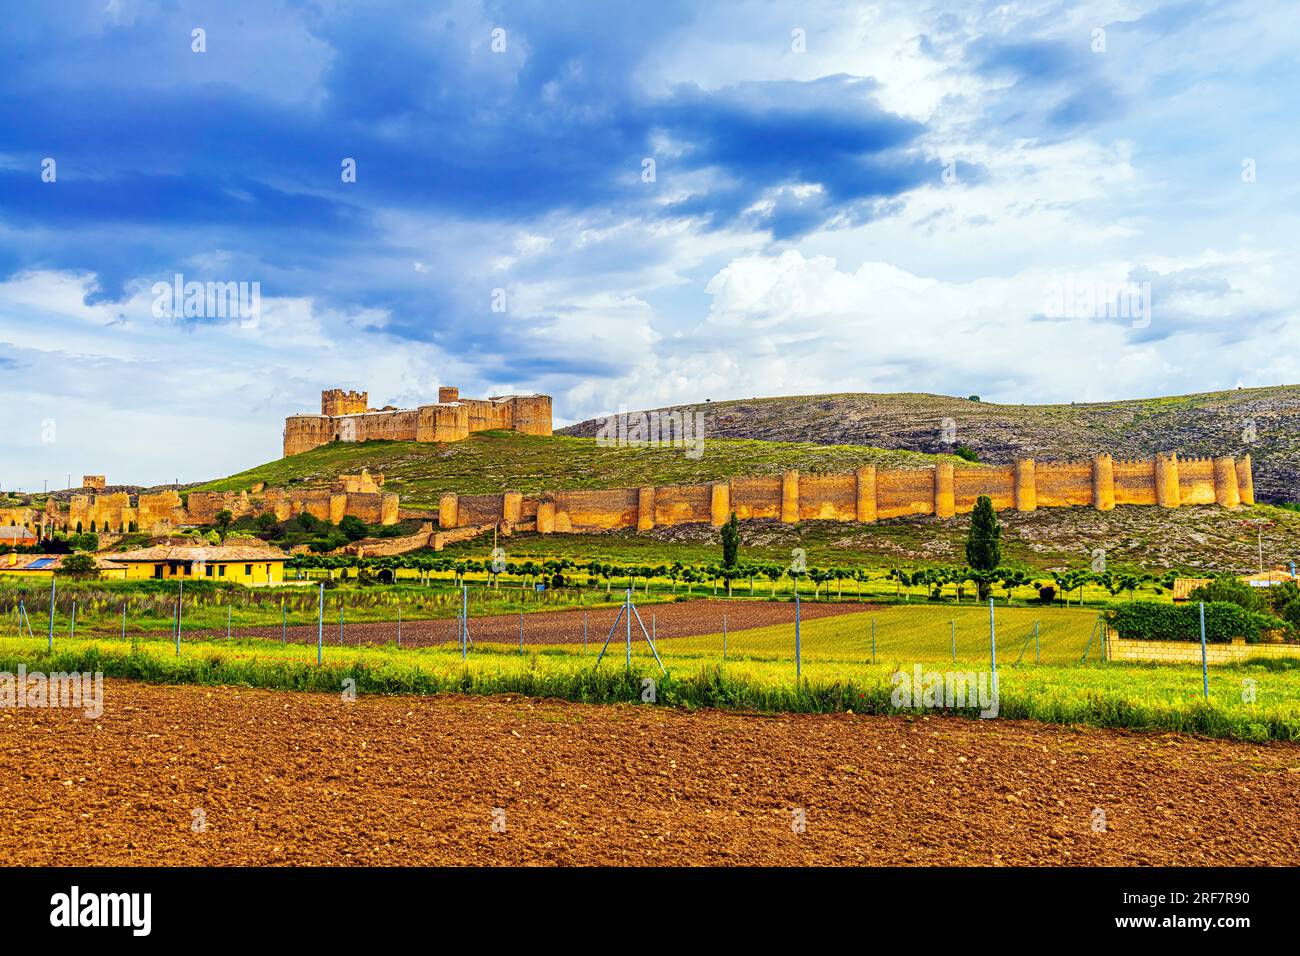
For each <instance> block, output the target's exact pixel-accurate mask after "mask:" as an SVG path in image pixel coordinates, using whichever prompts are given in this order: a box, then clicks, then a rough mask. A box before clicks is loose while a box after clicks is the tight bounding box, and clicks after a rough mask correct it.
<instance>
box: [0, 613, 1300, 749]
mask: <svg viewBox="0 0 1300 956" xmlns="http://www.w3.org/2000/svg"><path fill="white" fill-rule="evenodd" d="M810 626H812V625H811V624H810ZM662 643H663V644H664V645H665V646H664V648H663V650H664V651H665V653H666V656H665V663H666V665H667V667H668V671H669V672H668V675H667V676H666V677H665V676H663V675H661V674H660V672H659V670H658V669H657V667H655V665H654V663H653V661H651V660H650V659H649V658H648V657H646V656H645V655H644V654H638V655H637V656H636V657H635V658H634V659H633V663H632V667H631V669H630V670H628V669H626V668H625V667H624V665H623V661H622V658H621V657H620V656H617V655H616V656H614V657H610V658H606V660H605V661H604V662H603V663H602V664H601V665H600V666H599V667H597V666H596V665H595V660H594V649H593V650H591V651H589V652H588V653H586V654H583V653H582V651H581V649H580V648H578V647H573V646H569V647H551V648H545V649H541V650H536V649H534V650H532V651H530V652H529V653H526V654H522V655H521V654H518V653H517V652H515V651H512V650H509V649H507V648H504V647H491V646H485V647H480V648H477V649H476V650H474V651H473V652H471V653H470V654H469V656H468V658H467V659H466V660H464V661H462V660H461V657H460V654H459V652H458V651H456V650H454V649H441V648H421V649H405V650H397V649H396V648H393V647H364V648H356V647H326V648H325V651H324V661H323V664H321V665H317V664H316V649H315V648H314V647H307V646H300V645H281V644H279V643H278V642H269V641H253V640H248V641H232V642H228V643H227V642H221V641H210V642H202V643H198V642H190V643H186V644H184V645H183V646H182V651H181V655H180V656H179V657H177V656H176V655H175V653H174V651H173V649H172V648H171V647H170V646H168V645H167V644H166V643H162V642H144V643H142V644H140V645H139V646H138V647H135V648H132V646H131V644H130V642H121V641H116V640H111V639H100V640H79V641H77V642H75V643H74V642H66V641H65V642H63V643H62V644H60V645H57V646H56V648H55V651H54V652H53V653H52V654H51V653H48V652H47V651H46V650H45V646H44V642H43V641H35V642H34V641H31V640H15V639H3V640H0V670H3V671H9V672H13V671H15V670H16V669H17V667H18V666H19V664H23V665H25V666H26V667H27V668H28V670H29V671H31V670H42V671H45V672H54V671H83V672H85V671H97V670H98V671H102V672H103V673H104V675H105V676H106V677H119V678H127V679H132V680H141V681H148V682H152V683H160V684H179V683H190V684H203V685H235V686H247V687H262V688H269V689H277V690H297V691H318V692H329V693H339V692H340V691H341V690H342V689H343V688H344V687H345V686H346V685H345V681H348V680H351V681H353V682H355V689H356V691H357V692H358V693H361V694H367V693H375V694H437V693H447V692H455V693H470V694H503V693H511V694H523V695H527V696H536V697H553V698H560V699H564V700H570V701H576V702H584V703H627V704H635V705H638V706H646V705H645V704H642V703H641V701H642V693H643V687H644V685H643V679H645V678H649V679H651V680H654V681H655V685H656V693H657V699H656V703H657V704H658V705H661V706H676V707H688V708H693V707H723V708H732V709H740V710H758V711H795V712H834V711H845V710H852V711H854V712H857V713H867V714H891V713H905V714H908V715H911V716H923V715H926V714H930V713H934V711H916V710H899V709H898V708H896V707H894V706H893V704H892V702H891V699H890V696H891V691H892V688H893V685H892V681H891V675H892V674H893V673H894V671H895V669H896V667H901V668H903V669H907V670H910V668H911V665H912V663H913V662H912V661H910V660H890V661H888V662H885V661H880V662H878V663H876V664H871V663H870V662H868V661H866V660H863V659H861V657H857V658H856V659H851V660H846V659H842V658H841V659H836V658H834V657H832V656H829V655H831V654H834V653H839V654H846V653H847V652H848V651H850V650H852V648H849V647H845V646H840V647H838V648H835V647H832V646H831V644H830V643H829V642H828V643H826V645H825V646H823V647H822V648H820V649H819V650H818V651H816V652H813V653H812V654H811V656H809V657H807V658H806V659H805V661H804V664H803V668H802V679H801V680H799V681H796V679H795V674H794V667H793V663H792V662H791V661H789V660H759V659H752V658H748V659H742V660H735V659H728V660H725V661H724V660H722V659H721V658H720V657H719V656H718V655H716V654H707V653H704V652H703V651H702V650H701V651H700V652H699V653H693V654H681V655H678V654H677V653H676V652H674V651H672V650H671V649H670V648H669V647H668V646H667V645H669V644H671V643H673V642H669V641H664V642H662ZM823 655H827V656H823ZM933 669H935V670H938V669H939V667H935V668H933ZM958 669H964V670H975V669H977V668H976V667H975V666H974V665H973V664H972V663H967V664H965V665H960V664H959V665H958ZM1247 680H1250V681H1253V682H1254V683H1255V690H1256V700H1257V703H1251V704H1247V703H1244V702H1243V701H1242V696H1243V695H1242V687H1243V682H1245V681H1247ZM999 685H1000V699H999V706H1000V713H999V716H1000V718H1002V719H1034V720H1042V721H1047V722H1051V723H1059V724H1082V725H1090V726H1096V727H1111V728H1127V729H1134V730H1144V731H1178V732H1183V733H1195V734H1202V735H1206V736H1214V737H1229V738H1236V739H1242V740H1253V741H1265V740H1291V741H1294V740H1300V668H1295V667H1283V666H1279V665H1278V664H1277V663H1273V664H1270V665H1268V666H1262V665H1245V666H1240V667H1231V668H1215V669H1212V670H1211V673H1210V692H1211V693H1210V700H1209V701H1208V702H1206V701H1203V700H1202V699H1201V676H1200V673H1199V670H1198V669H1196V668H1190V667H1180V666H1178V667H1176V666H1159V665H1150V666H1144V665H1131V664H1127V665H1117V664H1102V663H1095V664H1087V665H1082V666H1081V665H1078V664H1066V663H1050V664H1047V663H1045V664H1042V665H1032V664H1026V665H1022V666H1020V667H1015V666H1011V665H1010V664H1003V665H1001V666H1000V669H999ZM105 706H106V707H109V708H111V707H112V706H113V704H112V699H111V691H109V692H108V696H107V698H106V700H105ZM962 713H963V714H965V715H967V716H974V712H973V711H969V710H967V711H962Z"/></svg>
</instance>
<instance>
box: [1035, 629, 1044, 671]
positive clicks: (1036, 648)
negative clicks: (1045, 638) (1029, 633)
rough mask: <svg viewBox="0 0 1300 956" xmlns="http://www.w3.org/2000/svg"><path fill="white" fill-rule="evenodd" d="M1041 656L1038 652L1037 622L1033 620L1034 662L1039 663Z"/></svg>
mask: <svg viewBox="0 0 1300 956" xmlns="http://www.w3.org/2000/svg"><path fill="white" fill-rule="evenodd" d="M1042 662H1043V661H1042V657H1041V655H1040V654H1039V652H1038V622H1037V621H1035V622H1034V663H1035V664H1041V663H1042Z"/></svg>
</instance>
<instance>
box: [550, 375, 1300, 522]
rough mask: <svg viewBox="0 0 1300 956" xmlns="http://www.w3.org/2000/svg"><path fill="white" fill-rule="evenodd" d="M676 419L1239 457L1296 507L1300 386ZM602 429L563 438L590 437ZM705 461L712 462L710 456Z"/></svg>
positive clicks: (833, 436)
mask: <svg viewBox="0 0 1300 956" xmlns="http://www.w3.org/2000/svg"><path fill="white" fill-rule="evenodd" d="M675 410H681V411H702V412H704V413H705V416H706V418H705V422H706V425H705V434H706V437H707V439H708V440H709V441H710V442H712V441H713V440H715V439H722V438H745V439H758V440H767V441H783V442H815V443H818V444H825V445H869V446H872V447H874V448H883V449H892V450H899V451H914V452H929V453H941V452H945V451H951V450H952V448H953V447H954V446H953V443H951V442H950V443H948V444H945V443H944V441H943V438H944V437H950V438H951V437H953V434H954V433H950V434H949V435H948V436H944V434H943V432H942V423H943V422H944V420H945V419H951V420H952V425H953V427H954V428H955V443H956V444H961V445H966V446H967V447H969V448H971V449H973V450H974V451H975V452H977V453H978V455H979V457H980V460H981V461H983V462H989V463H995V464H1002V463H1008V462H1011V461H1014V460H1015V459H1016V458H1022V457H1032V458H1038V459H1043V460H1067V459H1074V460H1082V459H1087V458H1090V457H1091V456H1092V455H1093V454H1094V453H1095V452H1098V451H1108V452H1110V453H1111V454H1112V455H1114V456H1115V457H1116V458H1148V457H1151V456H1153V455H1154V454H1156V453H1157V452H1160V451H1167V450H1174V451H1178V452H1179V453H1180V454H1183V455H1187V456H1208V455H1223V454H1232V455H1238V456H1240V455H1244V454H1246V453H1249V454H1250V456H1251V459H1252V463H1253V471H1254V478H1255V496H1256V499H1257V500H1259V501H1265V502H1285V501H1296V500H1300V491H1297V489H1298V488H1300V386H1296V385H1283V386H1275V387H1270V388H1251V389H1236V390H1233V391H1226V392H1206V393H1203V394H1199V395H1180V396H1172V397H1166V398H1146V399H1132V400H1126V401H1116V402H1100V403H1093V404H1074V403H1071V404H1069V405H995V404H992V403H989V402H980V401H971V400H969V399H965V398H953V397H951V396H945V395H929V394H923V393H899V394H890V395H876V394H865V393H843V394H828V395H800V396H787V397H780V398H753V399H747V400H737V401H726V402H708V403H703V404H694V405H683V406H677V407H676V409H675ZM601 424H602V420H600V419H592V420H590V421H585V422H581V423H579V424H577V425H572V426H569V427H568V428H564V429H561V430H560V433H561V434H564V435H578V436H594V435H595V434H596V432H597V430H598V429H599V428H600V426H601ZM706 456H707V453H706Z"/></svg>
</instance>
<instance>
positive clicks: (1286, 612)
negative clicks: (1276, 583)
mask: <svg viewBox="0 0 1300 956" xmlns="http://www.w3.org/2000/svg"><path fill="white" fill-rule="evenodd" d="M1282 619H1283V620H1284V621H1286V622H1287V623H1288V624H1290V625H1291V626H1292V627H1293V628H1295V629H1297V630H1300V597H1298V598H1296V599H1295V600H1294V601H1292V602H1291V603H1290V604H1288V605H1287V606H1286V607H1284V608H1283V609H1282Z"/></svg>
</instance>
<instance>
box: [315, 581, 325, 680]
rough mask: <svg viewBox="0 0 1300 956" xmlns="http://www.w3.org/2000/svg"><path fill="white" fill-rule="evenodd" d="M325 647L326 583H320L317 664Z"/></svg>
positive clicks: (317, 608) (317, 610)
mask: <svg viewBox="0 0 1300 956" xmlns="http://www.w3.org/2000/svg"><path fill="white" fill-rule="evenodd" d="M324 647H325V582H324V581H322V582H321V583H320V603H319V604H318V605H317V606H316V663H317V664H319V663H320V659H321V652H322V650H324Z"/></svg>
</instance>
